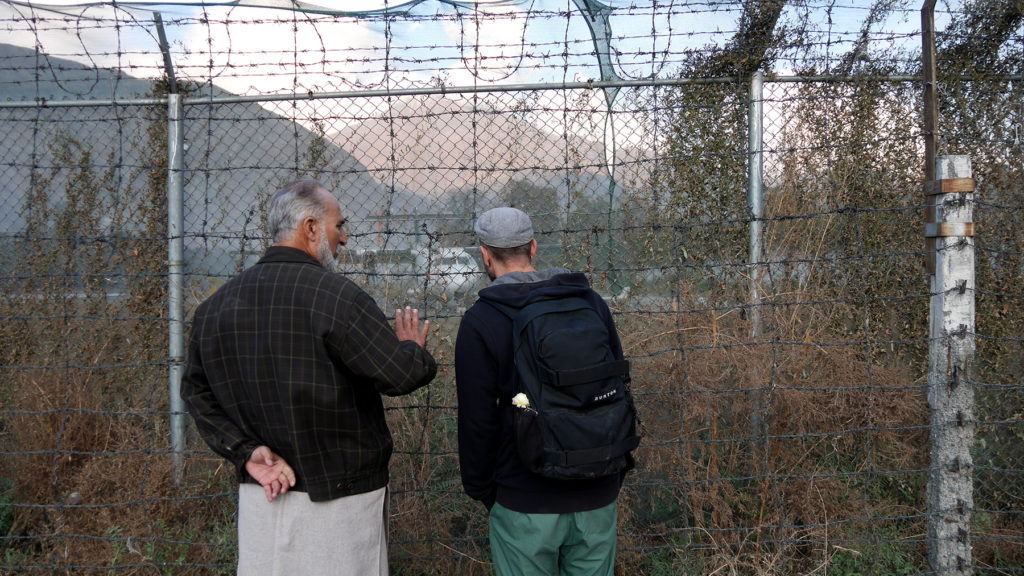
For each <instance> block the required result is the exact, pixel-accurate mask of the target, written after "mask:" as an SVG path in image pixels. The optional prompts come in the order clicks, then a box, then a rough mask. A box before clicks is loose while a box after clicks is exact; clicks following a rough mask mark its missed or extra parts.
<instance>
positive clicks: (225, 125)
mask: <svg viewBox="0 0 1024 576" xmlns="http://www.w3.org/2000/svg"><path fill="white" fill-rule="evenodd" d="M151 86H152V81H150V80H146V79H141V78H134V77H131V76H128V75H125V74H123V73H119V72H117V71H113V70H108V69H102V68H90V67H88V66H85V65H82V64H79V63H77V62H73V61H70V60H65V59H60V58H52V57H47V56H45V55H42V54H36V52H35V51H33V50H30V49H25V48H20V47H17V46H11V45H5V44H0V90H2V92H0V94H2V95H0V239H2V238H3V237H4V236H6V237H8V239H10V238H12V237H14V236H16V235H19V234H23V233H24V232H25V231H26V230H27V227H28V224H27V222H28V221H29V219H30V215H28V214H26V212H25V206H26V198H27V194H28V193H29V191H30V190H32V188H33V182H35V188H36V191H37V193H38V192H39V191H43V192H44V193H45V195H46V196H47V201H48V205H49V207H50V209H51V211H52V212H53V213H57V212H58V211H60V210H61V209H63V208H64V207H65V206H66V205H67V204H68V194H67V190H68V189H69V186H70V185H71V182H72V180H71V178H72V177H73V175H74V174H75V170H74V169H73V168H74V167H72V166H69V165H68V164H69V162H76V159H81V158H83V157H84V156H83V155H84V154H88V158H89V164H90V165H91V166H92V170H93V172H94V175H95V177H97V178H98V177H99V176H100V175H102V174H103V173H104V172H105V171H107V170H108V169H111V168H114V169H115V170H114V171H113V172H112V174H113V182H114V185H113V186H112V187H111V188H112V189H110V190H105V191H103V192H101V194H103V200H102V201H103V202H104V206H106V207H107V210H106V212H107V213H106V214H103V215H102V216H103V219H102V222H101V225H102V226H106V225H107V224H109V220H110V219H109V212H110V211H112V210H114V209H116V207H117V203H118V202H124V201H127V202H137V200H132V198H136V197H137V196H133V195H132V194H130V193H129V191H134V192H135V193H136V194H138V191H140V190H145V189H147V187H148V186H149V183H148V181H147V176H148V174H149V170H148V162H149V161H148V160H147V158H146V154H145V149H146V147H147V141H149V140H148V138H149V137H148V135H147V129H148V128H149V127H150V126H152V125H153V123H152V121H151V120H150V118H156V117H158V116H159V114H160V113H162V112H163V110H162V106H160V107H158V108H153V107H149V106H135V105H130V106H129V105H119V106H116V107H115V106H111V105H109V103H105V102H103V101H104V100H109V99H111V98H115V97H116V98H117V99H119V100H122V101H124V100H125V99H131V98H142V97H145V95H146V94H147V92H149V90H150V89H151ZM210 96H213V97H219V96H229V94H228V93H226V92H224V91H222V90H220V89H217V88H215V87H212V86H209V85H207V86H200V87H198V88H197V91H196V92H193V93H192V94H190V95H188V96H186V99H185V102H186V106H185V108H184V131H185V153H184V156H185V158H184V160H185V233H186V235H187V238H188V249H189V250H191V251H197V252H201V253H202V255H203V260H204V261H205V264H203V266H204V267H205V268H207V269H208V270H207V271H210V272H216V271H217V270H218V269H220V268H223V267H225V266H228V264H227V262H228V261H233V260H237V259H238V258H239V256H238V253H239V252H240V251H243V252H251V251H257V252H258V251H259V249H260V248H261V246H262V237H263V232H262V230H261V224H262V222H261V205H262V203H263V201H264V199H265V198H266V197H267V196H268V195H269V194H271V193H272V192H273V191H274V190H276V189H277V187H279V186H280V185H281V184H283V183H285V182H287V181H289V180H292V179H294V178H296V177H297V176H299V175H313V176H315V177H317V178H318V179H320V180H321V181H322V182H323V183H324V184H325V185H327V186H328V187H329V188H331V190H332V191H333V192H335V194H336V195H337V196H338V197H339V199H340V200H341V202H342V206H343V207H344V209H345V212H346V216H347V217H348V218H349V219H350V221H352V222H353V224H352V226H353V230H352V233H353V234H352V235H353V236H354V239H355V240H356V241H357V242H358V238H359V236H360V234H366V235H369V234H370V232H371V231H374V230H376V226H377V221H378V218H377V214H378V213H380V212H383V211H385V210H387V209H388V208H390V210H391V212H392V213H395V212H398V213H403V212H404V211H406V210H407V209H409V208H410V207H411V206H412V207H414V206H415V205H416V203H417V199H416V198H415V196H413V195H411V194H409V193H407V192H405V191H403V190H401V189H400V188H397V187H390V186H385V185H384V184H382V183H381V181H380V180H378V178H376V177H375V176H374V175H373V173H372V172H371V171H369V170H368V169H367V168H366V167H365V166H364V165H363V164H361V163H360V162H359V161H358V160H356V159H355V158H354V157H353V156H352V155H351V154H349V153H348V152H346V151H345V150H344V149H342V148H341V147H339V146H336V145H334V144H332V143H331V142H325V141H324V140H323V139H322V138H318V136H317V135H316V134H314V133H313V132H311V131H310V130H308V129H307V128H305V127H304V126H302V125H301V124H299V123H298V122H296V121H295V120H294V119H293V118H289V117H287V116H285V115H283V114H280V113H275V112H273V111H268V110H267V109H265V108H263V107H261V106H260V105H259V104H256V103H252V102H242V103H232V104H214V103H204V102H203V100H204V99H205V98H208V97H210ZM37 99H44V100H45V102H47V103H50V105H47V106H34V107H10V106H9V103H10V102H22V101H28V102H32V101H36V100H37ZM68 100H75V101H79V103H78V104H79V105H76V106H72V107H68V106H60V105H55V104H58V103H59V102H60V101H68ZM83 100H97V101H99V103H98V104H97V105H95V106H92V105H88V104H87V103H82V102H80V101H83ZM2 104H8V107H3V106H2ZM282 108H285V106H282ZM162 138H163V136H162V135H159V134H157V135H156V141H161V140H162ZM313 150H316V151H317V152H316V154H317V155H318V158H319V161H318V162H316V166H317V168H310V167H309V164H310V163H311V160H310V156H311V154H312V151H313ZM62 151H70V152H71V154H63V155H62ZM122 208H124V207H122ZM126 209H127V210H129V211H135V212H138V210H137V207H136V206H130V207H127V208H126ZM137 221H141V218H138V219H137ZM50 225H51V226H52V225H53V222H52V221H51V223H50ZM111 232H113V231H111ZM32 234H47V233H46V232H39V231H35V230H34V231H32ZM243 238H248V240H242V239H243Z"/></svg>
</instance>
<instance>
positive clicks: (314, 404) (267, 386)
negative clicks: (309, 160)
mask: <svg viewBox="0 0 1024 576" xmlns="http://www.w3.org/2000/svg"><path fill="white" fill-rule="evenodd" d="M436 372H437V365H436V364H435V362H434V359H433V357H432V356H431V355H430V353H429V352H427V351H426V350H425V349H423V348H422V347H420V346H419V345H417V344H416V343H415V342H399V340H398V338H397V337H396V336H395V331H394V329H393V328H392V327H391V325H389V323H388V321H387V319H386V318H385V317H384V314H383V313H382V312H381V310H380V308H379V307H378V306H377V304H376V303H375V302H374V301H373V299H372V298H371V297H370V296H369V295H368V294H366V293H365V292H363V291H362V290H361V289H359V287H358V286H356V285H355V284H354V283H352V282H351V281H350V280H348V279H347V278H344V277H342V276H339V275H337V274H333V273H330V272H328V271H327V270H325V269H324V268H323V267H322V266H320V264H319V263H318V262H317V261H316V259H314V258H313V257H312V256H310V255H308V254H306V253H305V252H302V251H301V250H296V249H294V248H286V247H280V246H274V247H271V248H270V249H268V250H267V253H266V254H265V255H264V256H263V258H262V259H261V260H260V261H259V262H258V263H257V264H256V265H255V266H253V267H252V268H249V269H248V270H245V271H244V272H242V273H241V274H240V275H239V276H237V277H236V278H234V279H232V280H231V281H229V282H228V283H226V284H224V286H222V287H221V288H220V289H219V290H218V291H217V292H216V293H215V294H214V295H213V296H211V297H210V298H208V299H207V300H206V301H204V302H203V303H202V304H200V305H199V308H197V309H196V313H195V318H194V322H193V326H192V333H191V337H190V339H189V347H188V360H187V363H186V367H185V374H184V376H183V378H182V397H183V398H184V400H185V403H186V406H187V407H188V410H189V413H191V414H192V417H193V418H194V419H195V421H196V426H197V428H198V429H199V433H200V434H201V435H202V437H203V439H204V440H205V441H206V443H207V444H209V446H210V448H212V449H213V451H214V452H216V453H218V454H220V455H221V456H223V457H224V458H227V459H228V460H229V461H231V462H232V463H233V464H234V465H235V467H236V469H237V470H238V474H239V480H240V481H242V482H246V481H248V482H252V481H253V480H252V479H251V478H249V477H248V474H246V472H245V462H246V460H247V459H248V457H249V455H250V454H251V453H252V451H253V450H254V449H255V448H256V447H257V446H260V445H267V446H269V447H270V448H271V449H272V450H273V451H274V452H276V453H278V454H280V455H281V456H282V457H283V458H284V459H285V460H286V461H287V462H288V463H289V464H290V465H291V466H292V467H293V468H294V469H295V474H296V476H297V484H296V486H295V488H293V489H295V490H302V491H305V492H307V493H308V494H309V497H310V499H311V500H313V501H315V502H316V501H325V500H331V499H334V498H338V497H341V496H348V495H351V494H360V493H363V492H368V491H371V490H376V489H377V488H381V487H383V486H385V485H386V484H387V482H388V460H389V459H390V458H391V451H392V440H391V433H390V431H389V430H388V426H387V422H386V421H385V419H384V406H383V403H382V402H381V397H380V395H381V394H386V395H389V396H397V395H400V394H407V393H409V392H412V391H413V390H416V389H417V388H419V387H421V386H423V385H425V384H427V383H428V382H430V380H431V379H433V377H434V375H435V374H436Z"/></svg>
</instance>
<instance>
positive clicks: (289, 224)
mask: <svg viewBox="0 0 1024 576" xmlns="http://www.w3.org/2000/svg"><path fill="white" fill-rule="evenodd" d="M320 190H326V189H325V188H324V187H323V186H321V185H320V183H319V182H317V181H316V180H314V179H312V178H302V179H300V180H296V181H294V182H289V183H288V184H285V185H284V186H283V187H282V188H281V189H280V190H278V191H277V192H276V193H274V196H273V198H271V199H270V206H269V207H268V209H267V231H268V232H269V233H270V239H271V240H272V241H273V242H274V243H278V242H282V241H284V240H287V239H288V237H289V236H290V235H291V234H292V233H294V232H295V230H296V229H298V227H299V224H301V223H302V221H303V220H305V219H306V218H314V219H315V220H317V221H321V220H323V219H324V216H325V215H326V214H327V206H326V205H325V204H324V201H323V197H322V196H320V194H319V191H320Z"/></svg>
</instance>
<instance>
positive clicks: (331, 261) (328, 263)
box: [316, 224, 341, 272]
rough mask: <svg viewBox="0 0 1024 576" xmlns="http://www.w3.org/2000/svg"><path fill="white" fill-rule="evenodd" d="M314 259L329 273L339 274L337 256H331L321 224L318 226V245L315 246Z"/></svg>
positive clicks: (325, 233)
mask: <svg viewBox="0 0 1024 576" xmlns="http://www.w3.org/2000/svg"><path fill="white" fill-rule="evenodd" d="M316 259H317V261H319V262H320V265H321V266H323V267H324V268H326V269H327V270H328V271H329V272H341V265H340V264H338V259H337V256H336V255H335V254H331V247H330V245H329V244H328V243H327V230H326V228H325V227H324V225H323V224H321V225H320V243H319V244H317V246H316Z"/></svg>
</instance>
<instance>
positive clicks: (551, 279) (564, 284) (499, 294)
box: [479, 268, 590, 308]
mask: <svg viewBox="0 0 1024 576" xmlns="http://www.w3.org/2000/svg"><path fill="white" fill-rule="evenodd" d="M512 274H515V275H516V276H515V277H514V278H506V276H510V275H508V274H506V275H505V276H502V277H500V278H498V279H497V280H496V281H495V282H494V284H491V285H490V286H488V287H487V288H484V289H482V290H480V294H479V295H480V299H481V300H490V301H492V302H496V303H498V304H504V305H505V306H511V307H513V308H522V307H524V306H526V305H527V304H530V303H533V302H538V301H541V300H552V299H557V298H565V297H568V296H584V295H585V294H587V292H588V291H589V290H590V283H589V282H588V281H587V277H586V276H585V275H584V274H583V273H582V272H570V271H568V270H566V269H564V268H549V269H546V270H541V271H538V272H527V273H520V272H513V273H512Z"/></svg>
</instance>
